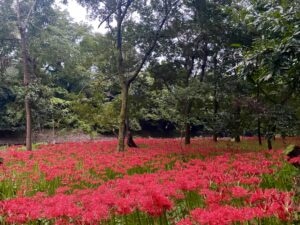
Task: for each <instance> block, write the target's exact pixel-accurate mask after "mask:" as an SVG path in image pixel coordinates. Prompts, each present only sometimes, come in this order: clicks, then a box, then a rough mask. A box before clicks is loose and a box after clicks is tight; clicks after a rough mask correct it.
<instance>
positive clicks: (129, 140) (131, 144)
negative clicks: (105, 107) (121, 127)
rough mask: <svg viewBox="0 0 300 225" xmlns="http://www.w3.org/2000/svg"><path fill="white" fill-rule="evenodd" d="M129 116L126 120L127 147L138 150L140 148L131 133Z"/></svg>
mask: <svg viewBox="0 0 300 225" xmlns="http://www.w3.org/2000/svg"><path fill="white" fill-rule="evenodd" d="M128 116H129V115H127V118H126V136H127V142H126V143H127V146H128V147H130V148H137V147H138V146H137V145H136V143H135V142H134V140H133V135H132V133H131V131H130V123H129V117H128Z"/></svg>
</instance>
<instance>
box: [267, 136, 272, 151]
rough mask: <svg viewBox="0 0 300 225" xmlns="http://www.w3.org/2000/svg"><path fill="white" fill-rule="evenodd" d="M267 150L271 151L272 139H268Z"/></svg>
mask: <svg viewBox="0 0 300 225" xmlns="http://www.w3.org/2000/svg"><path fill="white" fill-rule="evenodd" d="M267 140H268V149H269V150H272V138H271V137H268V139H267Z"/></svg>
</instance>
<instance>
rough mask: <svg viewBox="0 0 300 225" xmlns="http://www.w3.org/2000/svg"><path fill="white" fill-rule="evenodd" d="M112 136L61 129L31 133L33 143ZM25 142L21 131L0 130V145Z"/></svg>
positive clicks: (75, 140)
mask: <svg viewBox="0 0 300 225" xmlns="http://www.w3.org/2000/svg"><path fill="white" fill-rule="evenodd" d="M113 138H115V137H114V136H108V135H107V136H106V135H97V136H91V135H88V134H84V133H82V132H78V131H77V132H75V131H63V132H57V133H55V134H54V135H53V132H52V131H51V130H45V131H43V132H36V133H34V134H33V143H41V142H45V143H64V142H77V141H91V140H103V139H108V140H109V139H113ZM23 144H25V137H24V134H23V133H20V132H13V131H1V132H0V145H23Z"/></svg>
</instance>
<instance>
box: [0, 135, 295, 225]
mask: <svg viewBox="0 0 300 225" xmlns="http://www.w3.org/2000/svg"><path fill="white" fill-rule="evenodd" d="M291 141H294V142H299V139H294V140H291ZM254 143H255V141H254V140H243V141H242V144H240V145H236V144H233V143H231V142H228V141H221V143H219V144H217V145H216V144H214V143H213V142H211V141H210V140H208V139H194V140H193V141H192V144H191V145H190V146H188V147H185V146H183V145H182V144H181V141H180V139H137V144H138V145H139V147H140V148H138V149H128V150H127V151H126V152H124V153H117V152H116V151H115V149H116V141H96V142H78V143H64V144H56V145H41V146H39V147H38V148H37V149H36V150H35V151H32V152H26V151H24V150H22V149H21V148H20V147H16V146H15V147H9V148H7V149H5V150H2V151H0V157H1V158H3V159H4V164H3V165H1V166H0V224H91V225H94V224H104V225H148V224H149V225H155V224H157V225H166V224H169V225H173V224H174V225H198V224H201V225H202V224H209V225H217V224H220V225H226V224H247V225H248V224H257V225H263V224H266V225H269V224H271V225H272V224H274V225H276V224H296V223H297V220H298V219H299V206H298V204H297V202H298V200H299V199H298V198H297V196H296V195H295V191H294V188H295V187H294V183H293V177H294V176H295V175H297V173H299V169H297V168H296V167H294V166H292V165H290V164H289V163H288V162H287V160H286V158H285V156H284V154H283V151H282V150H280V149H279V148H280V147H281V148H282V147H283V146H280V147H278V149H277V150H272V151H268V150H263V149H259V148H257V146H256V147H255V144H254ZM262 148H263V147H262ZM298 203H299V202H298Z"/></svg>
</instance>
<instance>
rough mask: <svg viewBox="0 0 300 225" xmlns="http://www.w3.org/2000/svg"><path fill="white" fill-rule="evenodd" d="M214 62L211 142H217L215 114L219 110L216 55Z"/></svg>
mask: <svg viewBox="0 0 300 225" xmlns="http://www.w3.org/2000/svg"><path fill="white" fill-rule="evenodd" d="M213 61H214V79H215V81H214V118H213V120H214V128H213V141H214V142H217V141H218V134H217V128H216V122H217V114H218V110H219V102H218V98H217V94H218V80H217V78H218V75H217V63H218V60H217V55H216V54H215V55H214V58H213Z"/></svg>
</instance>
